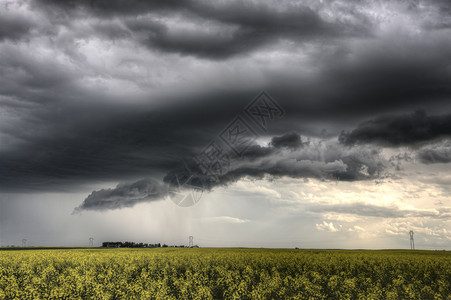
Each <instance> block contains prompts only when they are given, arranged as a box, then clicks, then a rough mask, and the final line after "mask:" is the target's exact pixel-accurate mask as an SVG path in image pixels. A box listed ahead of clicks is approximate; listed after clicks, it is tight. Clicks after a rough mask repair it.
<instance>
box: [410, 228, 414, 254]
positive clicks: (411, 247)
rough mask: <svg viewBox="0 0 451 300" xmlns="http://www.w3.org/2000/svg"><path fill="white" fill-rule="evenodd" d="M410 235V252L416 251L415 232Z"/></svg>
mask: <svg viewBox="0 0 451 300" xmlns="http://www.w3.org/2000/svg"><path fill="white" fill-rule="evenodd" d="M409 235H410V250H415V242H414V240H413V231H412V230H411V231H409Z"/></svg>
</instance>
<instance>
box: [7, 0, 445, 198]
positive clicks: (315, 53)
mask: <svg viewBox="0 0 451 300" xmlns="http://www.w3.org/2000/svg"><path fill="white" fill-rule="evenodd" d="M365 3H366V2H364V4H363V5H367V4H368V3H366V4H365ZM339 4H340V5H339V6H337V7H338V8H339V9H337V11H334V12H332V13H329V15H332V16H333V15H334V13H336V14H337V16H333V17H335V18H332V19H329V20H327V21H325V19H324V18H323V17H324V15H325V14H321V13H320V10H321V9H322V8H323V7H322V6H320V7H319V8H318V6H316V7H315V6H314V5H313V4H312V5H311V7H306V6H290V5H292V4H286V3H285V4H283V5H282V4H281V6H280V8H277V9H276V7H278V6H276V5H266V4H260V3H257V2H252V3H249V4H246V3H245V2H240V1H232V2H226V3H222V4H217V3H216V4H212V3H207V2H192V1H131V2H129V3H127V5H124V4H123V2H122V1H44V0H43V1H35V2H33V5H35V7H33V10H29V13H32V12H33V13H35V16H36V18H37V19H38V20H40V22H38V23H39V24H36V27H33V30H34V31H36V34H33V36H35V37H36V39H35V40H32V41H31V44H30V46H28V45H26V44H19V43H17V44H15V43H10V42H9V41H10V39H9V38H6V40H4V41H3V42H1V41H0V42H1V43H0V47H1V51H0V75H1V76H0V94H1V95H0V104H1V106H2V107H1V108H2V111H1V113H2V115H1V117H2V118H1V119H0V125H1V128H0V134H1V135H0V142H1V146H2V148H1V151H0V166H1V168H0V189H1V190H2V191H7V190H8V191H9V190H10V191H27V190H35V189H40V190H54V189H65V188H68V187H77V186H79V185H81V184H84V183H88V182H98V181H103V180H114V181H123V180H129V179H132V178H135V179H136V178H141V177H145V176H155V177H158V176H161V177H163V176H164V175H165V174H167V173H168V172H170V171H171V170H173V169H174V168H177V166H178V165H179V164H180V160H184V159H189V158H190V157H192V156H193V155H194V154H196V153H197V152H198V151H199V150H200V149H201V148H202V147H203V146H205V145H206V144H207V143H208V141H210V140H211V139H212V138H213V137H214V136H215V135H216V134H217V133H218V132H220V130H222V129H223V128H224V126H225V125H226V124H227V123H228V122H230V120H231V119H232V118H233V117H234V116H236V114H237V113H239V112H241V110H242V109H243V107H245V105H247V104H248V103H249V102H250V101H251V100H252V98H253V97H254V96H255V94H256V93H257V92H258V91H259V90H261V89H262V88H264V89H267V90H269V91H270V93H271V94H272V95H273V96H274V97H275V98H276V99H277V101H278V102H279V103H280V104H281V105H282V106H283V107H284V109H285V110H286V111H287V114H286V116H285V117H284V119H282V120H280V122H278V123H274V124H273V126H272V127H271V129H270V131H268V132H266V133H264V134H265V135H267V136H268V137H271V136H276V135H278V137H274V138H273V144H272V146H268V147H262V146H258V145H253V146H252V147H251V148H250V149H249V150H248V152H247V153H246V156H245V158H244V160H243V164H242V165H236V166H235V167H236V168H235V169H231V170H230V173H228V174H225V175H224V180H223V182H224V183H227V182H232V181H234V180H237V179H239V178H242V177H243V176H255V177H259V176H265V174H269V175H272V176H293V177H314V178H325V179H328V178H332V179H333V178H335V179H339V180H364V179H370V178H377V177H379V176H380V172H381V170H383V169H384V168H383V165H384V164H383V163H381V162H380V160H379V158H377V156H378V155H379V154H378V153H379V152H378V150H373V149H366V148H365V150H352V151H355V152H349V151H351V150H347V149H345V148H346V147H341V146H337V147H330V146H328V150H327V151H326V153H327V158H326V159H322V158H321V157H320V153H322V152H321V151H316V152H314V151H313V150H311V149H313V146H314V145H310V144H306V143H305V142H304V141H303V140H302V139H301V138H300V137H299V138H298V136H297V135H296V134H291V135H290V134H288V135H286V136H282V137H281V136H280V135H281V134H284V133H286V132H293V131H297V132H299V133H301V134H302V135H303V136H311V137H319V136H320V135H321V134H322V132H326V131H325V130H324V129H326V130H327V136H328V137H329V138H332V137H334V138H336V136H337V135H338V133H339V132H340V131H341V130H343V129H346V128H353V127H355V126H356V124H358V123H359V122H361V121H362V120H363V119H368V118H374V117H375V116H377V115H381V114H386V113H393V111H396V112H397V113H398V112H399V113H401V114H402V113H405V112H411V111H412V110H414V109H416V108H417V107H420V108H421V107H425V109H426V110H427V111H428V112H429V111H431V112H434V114H433V115H430V116H429V115H426V116H424V117H423V119H425V120H426V121H424V124H423V123H421V124H419V125H414V124H413V123H414V121H413V120H415V121H418V120H417V119H418V116H416V115H406V116H404V117H402V115H400V116H401V118H404V119H405V120H411V121H409V122H411V123H412V128H411V129H412V130H410V129H409V130H407V131H408V132H407V135H406V136H403V137H398V136H397V135H396V134H393V135H392V136H389V141H388V144H389V145H392V146H394V145H401V144H409V143H415V141H414V140H421V139H423V141H429V140H430V139H432V138H431V137H430V136H428V134H430V135H432V136H434V135H436V136H435V137H436V138H438V137H439V135H440V134H437V130H442V131H446V130H447V129H443V128H442V129H437V128H436V127H437V126H436V125H434V124H436V123H437V122H438V121H437V120H439V119H440V120H441V121H440V122H442V123H444V124H445V125H446V124H448V123H447V121H446V120H445V118H444V117H443V118H441V117H438V116H435V115H436V114H437V110H438V109H440V111H441V113H443V114H449V112H450V111H451V109H450V105H449V101H447V100H448V99H449V97H451V74H450V73H449V66H450V65H451V51H450V49H451V47H450V43H449V37H448V35H447V34H446V32H443V31H441V30H439V31H435V30H433V29H430V31H423V32H420V33H419V36H418V38H412V39H411V38H409V37H408V35H407V34H406V35H403V34H402V33H400V34H399V35H401V36H402V38H400V37H399V35H396V37H395V38H393V37H392V36H389V37H385V36H383V34H380V35H379V36H378V35H377V32H376V29H375V28H377V25H379V24H378V23H377V22H375V21H374V20H373V21H371V20H369V17H368V16H364V15H363V13H362V11H364V10H359V9H353V5H354V4H355V3H354V2H352V3H351V2H343V3H339ZM318 5H319V4H318ZM431 5H433V4H431ZM36 6H37V7H36ZM343 7H344V8H343ZM38 8H40V9H38ZM341 8H343V9H341ZM363 8H366V7H363ZM412 9H413V10H415V9H419V8H418V7H416V6H415V7H414V8H409V9H407V10H406V12H408V13H407V14H409V13H411V10H412ZM370 10H371V9H370ZM41 14H42V15H41ZM434 16H435V15H434ZM170 18H175V19H176V20H177V21H180V22H181V23H180V24H179V27H178V28H179V29H180V28H183V29H184V30H186V31H183V32H182V31H178V30H179V29H177V28H173V26H172V25H173V24H172V23H170V22H167V19H170ZM429 19H430V20H431V22H435V20H436V19H437V22H438V21H439V20H444V21H446V20H445V18H442V17H441V15H438V17H437V18H435V17H434V18H432V17H431V18H429ZM17 20H21V19H20V18H19V19H17ZM349 20H353V21H352V22H351V21H349ZM14 22H16V21H14ZM17 22H19V23H20V22H22V21H17ZM46 22H50V24H51V25H48V24H47V23H46ZM24 24H25V23H24ZM16 25H17V24H16ZM16 25H14V26H16ZM185 25H187V26H185ZM188 25H189V26H188ZM14 26H13V25H11V26H9V27H11V28H14ZM47 26H49V27H47ZM190 26H191V27H190ZM16 27H17V28H25V27H26V26H22V25H17V26H16ZM0 28H1V29H0V31H1V30H3V27H0ZM27 28H29V27H27ZM193 28H194V29H193ZM197 29H199V30H197ZM428 30H429V29H428ZM11 32H14V30H12V31H11ZM16 32H18V33H17V34H11V37H17V38H18V37H19V36H23V35H24V34H26V32H27V31H22V30H16ZM115 39H121V40H122V41H124V42H126V43H124V44H125V46H124V44H121V43H115V41H114V40H115ZM280 40H285V41H286V42H287V43H278V42H279V41H280ZM304 41H308V43H306V44H304ZM273 42H274V43H275V44H273ZM103 43H104V44H103ZM137 43H144V44H145V45H146V46H148V47H156V48H158V49H159V50H160V51H157V53H154V52H152V51H150V52H151V55H153V56H152V57H151V58H150V59H149V58H147V57H142V56H145V54H144V55H143V52H139V51H136V49H138V50H140V49H139V45H137ZM267 45H274V49H276V50H280V51H278V52H277V53H276V52H274V53H273V54H272V55H271V56H270V57H269V56H268V57H267V56H265V55H264V53H263V55H262V57H252V53H251V52H252V51H254V50H255V51H258V50H259V49H266V48H264V46H267ZM102 47H104V48H105V49H104V48H102ZM30 49H33V51H31V50H30ZM406 49H409V51H406ZM143 50H145V49H143ZM165 52H169V53H174V52H178V53H183V54H190V55H188V56H182V57H174V56H166V55H165ZM279 52H280V53H279ZM46 53H50V55H48V56H46ZM99 53H101V54H106V55H105V56H103V55H100V54H99ZM236 54H249V57H248V58H249V59H248V60H247V59H246V60H242V57H240V58H239V59H240V61H238V62H236V61H234V59H235V57H234V55H236ZM279 54H280V55H279ZM297 54H301V55H302V57H303V59H302V60H296V55H297ZM115 55H117V57H116V56H115ZM259 55H261V53H260V54H259ZM198 57H208V58H221V59H225V58H227V59H228V60H230V65H229V64H227V66H226V65H225V63H223V62H217V61H211V60H203V59H198ZM279 57H282V59H281V60H278V59H280V58H279ZM304 58H305V59H304ZM146 59H148V60H146ZM178 59H180V62H179V61H177V60H178ZM128 60H136V61H137V63H136V64H134V65H133V66H134V67H135V69H130V70H126V71H121V72H119V71H120V70H119V65H120V63H121V62H122V61H128ZM173 61H177V62H178V64H176V63H174V64H172V63H173ZM228 62H229V61H228ZM160 63H161V66H160V65H159V64H160ZM102 64H104V65H105V66H106V67H104V68H102V67H101V65H102ZM185 65H188V66H191V67H187V68H191V69H187V70H188V71H189V72H188V71H187V70H185V69H184V67H185ZM193 66H194V67H193ZM140 67H142V68H147V73H148V74H150V75H151V76H153V77H152V80H149V82H147V81H145V82H144V83H140V80H143V77H144V76H145V75H143V74H142V73H139V72H136V74H135V73H134V72H135V71H136V69H139V68H140ZM224 69H226V71H224ZM205 70H206V71H205ZM228 70H230V73H227V72H228ZM245 70H250V71H249V73H246V72H244V71H245ZM165 72H167V73H165ZM172 72H173V73H176V74H179V73H183V72H185V74H184V76H185V77H186V78H188V80H187V81H188V85H189V84H191V82H190V81H189V80H191V79H192V78H194V79H197V78H199V81H202V82H201V83H202V84H200V85H197V86H195V87H194V88H193V89H195V90H196V92H192V91H191V92H187V93H185V91H184V90H183V89H182V88H179V85H178V84H179V83H180V82H181V81H180V82H179V81H175V83H174V81H172V80H171V79H172V77H173V74H172ZM222 72H224V73H222ZM304 72H305V73H304ZM241 73H245V74H244V75H240V74H241ZM168 74H169V75H170V76H169V75H168ZM186 74H188V75H186ZM253 74H256V75H255V77H256V78H257V77H258V78H263V79H262V80H261V81H259V82H258V84H253V83H252V80H253V76H252V75H253ZM222 75H224V76H223V77H221V76H222ZM215 76H217V79H216V80H217V82H219V83H220V84H221V88H217V87H212V84H210V83H211V82H209V81H208V82H203V79H205V78H208V79H209V78H215ZM240 76H241V77H240ZM226 77H237V79H236V81H227V80H224V81H223V79H224V78H226ZM153 78H156V79H155V81H153ZM168 78H169V79H168ZM166 79H167V81H168V82H170V83H169V84H170V85H171V86H170V88H171V90H176V91H178V93H176V95H175V96H173V97H172V98H171V99H165V100H167V101H162V100H161V99H158V97H156V96H154V94H153V90H152V89H149V86H152V87H153V86H157V87H158V86H160V85H164V84H165V82H166ZM109 80H112V81H113V80H114V81H113V82H109ZM124 81H126V82H127V81H131V82H133V83H140V84H141V86H143V87H144V88H146V90H145V91H146V93H148V94H149V95H151V96H145V97H144V98H145V100H146V101H142V102H140V103H139V104H130V103H129V100H130V102H133V100H134V96H133V95H128V94H127V95H125V96H116V95H114V94H113V95H112V94H111V93H110V94H108V92H109V91H108V89H110V88H112V89H114V88H115V87H117V86H119V88H118V90H120V88H121V87H122V86H121V83H123V82H124ZM212 81H214V80H212ZM240 81H241V82H240ZM97 82H101V83H102V82H107V83H109V85H101V84H99V85H98V86H97V85H96V83H97ZM194 82H195V81H194ZM242 82H244V84H245V85H248V86H246V88H243V85H244V84H243V83H242ZM183 83H184V82H183ZM195 83H196V82H195ZM240 84H242V85H240ZM134 87H135V86H134ZM178 89H180V90H178ZM226 91H227V92H226ZM117 98H121V99H119V100H118V99H117ZM168 98H169V97H168ZM115 101H117V102H119V103H117V102H115ZM121 103H122V104H121ZM167 103H169V104H167ZM395 116H396V114H395ZM434 116H435V117H434ZM6 120H8V121H6ZM378 120H379V119H378V118H375V119H374V121H372V122H373V123H372V122H369V123H368V124H366V125H365V124H364V125H362V127H359V128H357V129H356V130H354V131H350V132H347V133H344V134H343V135H342V142H344V143H346V144H347V145H351V144H353V143H360V142H361V143H380V142H381V141H384V136H383V134H384V133H381V132H379V133H377V134H375V135H372V132H369V133H368V132H366V130H367V129H368V128H369V127H371V128H372V129H371V130H373V129H374V131H377V130H381V131H382V132H384V130H389V131H390V130H392V129H393V131H392V132H394V130H395V129H397V130H398V131H399V132H398V134H404V133H405V132H404V131H403V130H405V129H404V127H403V126H402V125H400V127H399V128H396V126H398V125H399V122H401V121H399V122H398V121H396V118H395V117H393V118H388V119H385V120H386V121H387V124H383V122H384V121H378ZM421 120H422V119H421V118H419V121H421ZM401 123H402V122H401ZM429 123H430V124H432V125H430V126H432V127H433V130H430V129H427V130H429V131H427V133H424V132H422V131H421V128H419V126H423V125H425V124H426V125H427V124H429ZM409 124H410V123H409ZM448 125H449V124H448ZM384 126H385V127H384ZM387 126H388V127H390V128H388V129H387V128H386V127H387ZM428 126H429V125H428ZM373 127H374V128H373ZM448 128H449V127H448ZM376 129H377V130H376ZM371 130H370V131H371ZM260 133H261V132H260ZM443 133H444V134H445V135H446V134H448V133H449V132H448V133H446V132H443ZM361 139H362V140H361ZM301 145H302V146H301ZM363 148H364V147H363ZM293 149H294V150H296V151H298V152H299V153H302V151H304V154H303V155H301V154H299V156H298V157H293V156H291V157H287V156H286V155H282V154H280V155H281V156H280V157H279V158H278V157H277V156H276V153H278V152H277V151H283V150H289V151H292V150H293ZM356 149H357V148H356ZM289 151H288V152H289ZM296 151H294V152H296ZM309 151H311V154H309V155H307V154H305V153H310V152H309ZM346 151H348V152H346ZM296 153H297V152H296ZM333 153H335V154H333ZM373 154H374V155H375V156H376V158H375V159H374V160H371V157H372V156H373ZM250 163H252V164H253V165H252V164H250ZM246 164H248V165H246ZM158 178H160V177H158Z"/></svg>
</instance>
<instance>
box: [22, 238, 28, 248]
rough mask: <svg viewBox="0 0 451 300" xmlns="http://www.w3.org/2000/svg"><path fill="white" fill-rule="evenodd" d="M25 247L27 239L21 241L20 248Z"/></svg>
mask: <svg viewBox="0 0 451 300" xmlns="http://www.w3.org/2000/svg"><path fill="white" fill-rule="evenodd" d="M26 246H27V239H22V247H26Z"/></svg>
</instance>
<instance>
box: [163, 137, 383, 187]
mask: <svg viewBox="0 0 451 300" xmlns="http://www.w3.org/2000/svg"><path fill="white" fill-rule="evenodd" d="M287 136H297V137H299V136H298V135H297V134H295V133H290V134H287V135H284V136H281V137H275V138H273V139H272V141H274V139H276V140H277V139H282V138H286V137H287ZM291 139H293V138H291ZM229 156H232V155H231V154H230V155H229ZM201 165H202V162H201V163H200V164H199V163H198V162H197V161H192V162H191V164H190V165H189V166H188V167H183V166H180V167H179V168H176V169H174V170H171V171H170V172H169V173H168V174H167V175H166V176H165V178H164V180H165V182H166V183H168V184H171V185H172V184H174V183H175V181H174V179H176V178H177V177H179V176H182V177H183V178H184V179H187V178H189V177H190V176H192V177H193V179H192V181H193V185H195V186H196V185H201V186H202V187H204V188H207V189H212V188H214V187H215V186H222V185H228V184H230V183H233V182H236V181H238V180H240V179H242V178H245V177H250V178H258V179H261V178H264V177H265V176H269V177H271V178H273V179H276V178H281V177H284V176H286V177H291V178H317V179H322V180H342V181H357V180H369V179H376V178H381V177H384V176H387V174H385V172H384V171H385V170H386V168H387V165H388V162H387V161H386V160H385V159H384V158H383V157H382V156H380V153H379V151H378V150H375V149H369V148H364V147H354V148H352V149H347V148H346V147H342V146H340V145H337V144H336V143H334V142H329V143H323V142H318V143H309V144H307V145H303V146H302V147H298V148H285V147H275V146H274V144H273V142H271V143H270V144H269V145H268V146H267V147H262V146H257V145H255V146H254V147H250V148H249V150H248V151H246V152H245V153H244V154H243V155H242V156H241V157H240V158H239V159H238V160H231V162H230V164H227V165H225V167H223V168H222V169H221V170H220V172H215V173H213V174H215V176H209V174H210V173H208V172H205V171H202V170H203V169H202V167H200V166H201Z"/></svg>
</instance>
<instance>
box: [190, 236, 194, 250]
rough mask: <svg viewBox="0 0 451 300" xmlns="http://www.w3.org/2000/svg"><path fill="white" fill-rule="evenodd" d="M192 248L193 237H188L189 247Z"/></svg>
mask: <svg viewBox="0 0 451 300" xmlns="http://www.w3.org/2000/svg"><path fill="white" fill-rule="evenodd" d="M193 246H194V236H192V235H190V236H189V247H190V248H193Z"/></svg>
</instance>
